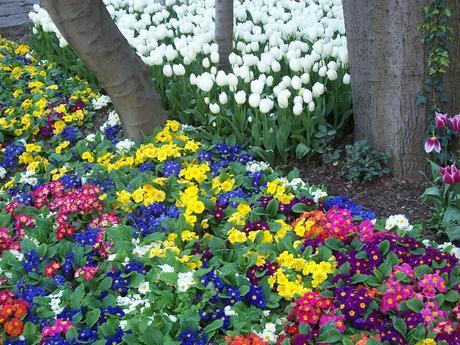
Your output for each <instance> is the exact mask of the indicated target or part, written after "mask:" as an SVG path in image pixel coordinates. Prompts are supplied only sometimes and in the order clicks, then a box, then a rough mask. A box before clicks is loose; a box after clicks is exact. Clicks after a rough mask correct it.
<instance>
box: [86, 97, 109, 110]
mask: <svg viewBox="0 0 460 345" xmlns="http://www.w3.org/2000/svg"><path fill="white" fill-rule="evenodd" d="M110 102H111V100H110V97H109V96H106V95H102V96H100V97H99V98H97V99H92V100H91V103H92V105H93V108H94V109H96V110H97V109H101V108H104V107H105V106H107V105H108V104H109V103H110Z"/></svg>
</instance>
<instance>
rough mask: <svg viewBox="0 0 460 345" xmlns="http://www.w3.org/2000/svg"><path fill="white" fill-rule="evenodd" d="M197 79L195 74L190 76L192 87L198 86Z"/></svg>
mask: <svg viewBox="0 0 460 345" xmlns="http://www.w3.org/2000/svg"><path fill="white" fill-rule="evenodd" d="M196 83H197V79H196V75H195V74H193V73H192V74H190V85H196Z"/></svg>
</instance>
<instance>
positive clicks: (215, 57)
mask: <svg viewBox="0 0 460 345" xmlns="http://www.w3.org/2000/svg"><path fill="white" fill-rule="evenodd" d="M209 57H210V59H211V62H212V63H215V64H216V63H218V62H219V53H218V52H212V53H211V55H210V56H209Z"/></svg>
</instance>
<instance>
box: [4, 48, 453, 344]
mask: <svg viewBox="0 0 460 345" xmlns="http://www.w3.org/2000/svg"><path fill="white" fill-rule="evenodd" d="M0 53H1V54H2V55H1V56H0V63H1V70H0V80H1V81H2V82H3V81H6V83H7V84H6V85H7V87H5V88H2V91H1V92H2V95H1V98H2V108H1V109H0V116H1V117H0V118H1V119H4V118H6V121H7V124H11V123H13V124H16V123H17V121H20V119H21V118H23V117H24V116H23V115H22V113H20V112H23V110H21V109H22V108H21V106H18V104H23V103H24V102H30V106H31V107H30V109H32V110H33V109H36V107H37V109H41V110H42V111H41V113H40V114H41V116H36V119H35V117H34V121H37V123H34V125H33V126H30V127H28V128H23V127H19V128H16V127H14V128H15V130H16V129H21V130H22V131H21V132H19V131H17V132H16V131H11V130H10V127H9V126H8V125H7V126H5V125H4V124H2V125H1V126H0V127H1V133H3V135H4V138H3V144H2V152H1V158H2V161H1V162H12V163H11V164H10V165H11V166H8V167H7V168H8V169H6V168H5V171H6V170H7V172H5V174H6V175H7V176H6V177H5V176H4V177H2V178H4V180H3V181H6V183H5V184H4V187H3V191H2V193H1V194H0V198H1V200H2V204H1V205H2V211H0V252H1V261H0V279H1V285H0V324H1V326H0V332H1V335H2V338H1V339H3V340H2V342H3V343H5V344H34V343H40V344H83V343H95V344H119V343H126V344H178V343H179V344H209V343H214V344H224V343H225V344H235V345H236V344H318V343H330V344H334V343H337V344H340V343H341V344H365V343H366V342H367V343H368V344H379V343H385V344H436V343H438V344H458V343H459V342H460V339H459V335H458V334H459V317H460V305H459V290H460V285H459V284H460V274H459V262H458V259H457V258H456V257H455V256H454V255H453V254H450V252H451V251H453V252H454V253H456V254H458V253H457V252H456V251H455V250H456V249H455V248H453V247H452V246H445V245H443V246H440V248H438V246H437V245H436V244H434V243H427V242H424V243H422V242H420V240H419V238H420V230H421V229H420V227H418V226H412V225H410V224H409V223H408V221H407V219H406V218H405V217H404V216H401V215H397V216H393V217H390V218H389V219H387V220H375V219H374V218H375V214H374V213H373V212H371V211H369V210H366V209H364V208H363V207H362V206H360V205H356V204H354V203H352V202H351V201H349V200H348V199H346V198H345V197H339V198H328V197H327V194H326V193H325V192H324V191H322V190H321V189H320V188H316V187H313V186H309V185H307V184H305V183H304V182H303V181H302V180H301V179H299V178H298V176H297V175H296V173H295V171H294V172H292V173H291V174H289V175H288V176H287V177H283V176H281V175H280V174H279V173H277V172H276V171H274V170H273V169H271V168H270V166H269V165H268V164H266V163H263V162H256V161H254V157H253V156H252V155H251V154H250V153H248V152H245V151H244V149H243V147H241V146H238V145H230V146H229V145H225V144H223V143H214V144H213V145H210V144H209V143H206V142H204V141H199V140H197V139H194V138H198V137H199V136H200V130H197V129H194V128H191V127H188V126H181V125H180V124H179V123H178V122H176V121H168V122H167V124H166V125H165V126H164V128H162V129H158V130H157V131H156V132H155V133H154V134H153V135H152V136H151V137H149V138H146V140H145V141H144V143H143V144H141V145H134V143H132V142H131V141H129V140H121V139H120V135H119V124H118V123H117V117H116V115H115V114H114V113H111V115H110V116H109V119H108V121H107V122H106V123H105V124H104V125H103V126H102V130H94V131H93V133H91V134H89V135H87V136H84V135H83V134H82V133H81V131H80V130H79V129H78V128H77V127H76V126H75V125H73V124H74V122H73V117H71V118H72V121H69V122H66V120H65V119H66V115H65V114H64V115H62V116H61V113H63V112H64V109H65V113H66V114H67V113H70V114H69V115H71V114H73V113H75V112H76V111H78V109H76V108H73V106H77V105H74V104H72V103H71V102H73V101H75V102H77V103H78V106H79V107H80V108H81V109H86V110H87V114H90V113H91V111H92V110H94V108H98V107H99V106H101V105H103V104H106V103H107V102H106V99H105V98H104V97H98V96H97V95H96V94H95V93H92V92H91V91H90V90H87V88H86V86H85V87H84V88H85V90H86V91H85V92H87V96H85V99H83V98H81V101H77V100H75V99H74V98H72V96H70V98H69V97H66V95H67V94H66V92H64V91H62V90H66V87H65V86H64V85H70V86H68V87H69V89H68V90H69V92H70V95H74V92H77V91H75V90H77V89H78V87H79V85H83V84H81V81H78V80H63V79H57V80H56V81H53V84H54V83H56V85H58V86H59V88H58V90H60V92H57V91H58V90H53V95H52V96H50V98H47V97H48V96H47V94H46V92H44V93H43V92H41V90H42V88H40V89H32V90H30V92H29V93H27V92H26V90H27V88H28V87H30V85H29V84H30V80H28V78H30V76H28V75H27V74H25V73H24V72H23V73H22V74H21V73H19V72H17V73H18V77H17V78H16V77H15V76H16V74H15V75H11V74H12V71H14V68H13V66H15V67H16V65H15V64H17V65H18V67H19V66H20V68H21V70H22V71H24V69H27V70H30V69H31V68H32V67H33V68H36V69H38V70H39V69H41V68H45V69H46V64H42V63H38V62H36V61H35V60H34V59H33V57H31V56H29V55H28V53H27V48H26V47H24V46H16V45H15V44H13V43H11V42H7V41H1V47H0ZM50 68H54V67H50ZM55 71H56V73H57V72H58V70H57V69H55ZM50 79H52V78H51V77H46V78H45V76H44V78H43V81H42V83H44V84H46V85H48V84H47V83H51V80H50ZM32 82H33V81H32ZM58 83H59V84H58ZM61 83H63V84H61ZM72 85H74V86H72ZM81 87H83V86H81ZM75 88H77V89H75ZM13 89H14V91H13ZM16 90H23V91H24V93H23V94H21V95H20V96H21V97H22V98H21V100H20V103H19V100H18V101H16V98H15V97H14V96H13V97H10V95H11V94H12V93H14V92H15V91H16ZM54 91H56V92H54ZM76 97H77V98H78V96H76ZM67 101H69V102H70V103H66V102H67ZM39 102H42V103H43V102H45V104H44V106H39V105H37V103H39ZM40 104H41V103H40ZM61 105H63V107H61V108H59V110H57V109H56V107H60V106H61ZM8 109H13V110H12V111H8ZM81 109H80V110H81ZM12 114H14V115H12ZM15 114H17V115H15ZM8 116H10V117H8ZM14 116H16V117H14ZM61 118H62V119H63V120H62V121H63V122H64V126H63V127H62V128H61V125H60V124H59V123H60V122H59V121H61V120H60V119H61ZM14 119H16V121H14ZM88 119H89V117H88V116H84V117H83V119H81V123H80V124H79V123H78V121H77V122H76V125H77V126H78V125H82V126H85V125H86V124H88V126H89V122H87V121H88ZM35 128H49V129H50V130H49V131H40V130H38V131H36V130H34V129H35ZM68 128H74V129H73V130H69V129H68ZM68 132H72V133H76V134H75V137H68V136H69V133H68ZM72 138H74V140H71V139H72ZM75 138H78V139H80V140H79V141H77V140H75ZM44 140H46V141H44ZM65 142H67V143H68V144H65V145H64V143H65ZM31 145H32V146H31ZM31 148H33V150H32V149H31ZM11 152H15V155H16V156H15V155H12V153H11ZM24 152H26V153H30V154H31V155H32V156H33V157H38V156H40V157H39V158H37V161H38V164H32V163H33V162H28V161H25V162H24V161H21V160H20V158H18V157H21V156H22V155H23V154H24ZM18 153H19V154H18ZM9 157H13V158H9ZM46 157H48V158H46ZM2 164H3V163H2Z"/></svg>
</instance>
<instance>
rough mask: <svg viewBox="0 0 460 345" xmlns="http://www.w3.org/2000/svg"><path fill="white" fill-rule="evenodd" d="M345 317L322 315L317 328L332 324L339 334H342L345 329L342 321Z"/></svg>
mask: <svg viewBox="0 0 460 345" xmlns="http://www.w3.org/2000/svg"><path fill="white" fill-rule="evenodd" d="M344 319H345V316H343V315H339V316H338V315H330V314H323V315H321V318H320V320H319V327H320V328H321V327H323V326H324V325H325V324H327V323H331V324H333V325H334V326H335V327H336V328H337V330H338V331H339V332H343V331H344V330H345V329H346V326H345V323H344V322H343V320H344Z"/></svg>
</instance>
